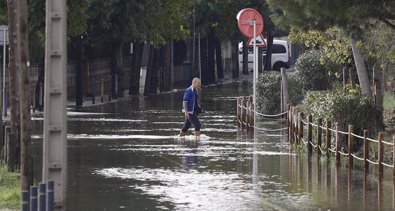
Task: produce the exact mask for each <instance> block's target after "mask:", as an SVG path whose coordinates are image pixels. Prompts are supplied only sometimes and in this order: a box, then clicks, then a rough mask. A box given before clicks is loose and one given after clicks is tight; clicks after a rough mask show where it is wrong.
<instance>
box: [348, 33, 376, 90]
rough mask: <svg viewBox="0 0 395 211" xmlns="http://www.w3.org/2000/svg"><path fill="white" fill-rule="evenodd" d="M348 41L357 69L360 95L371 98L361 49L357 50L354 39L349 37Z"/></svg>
mask: <svg viewBox="0 0 395 211" xmlns="http://www.w3.org/2000/svg"><path fill="white" fill-rule="evenodd" d="M350 41H351V46H352V52H353V56H354V61H355V66H356V67H357V73H358V80H359V85H360V87H361V90H362V94H363V95H366V96H371V91H370V83H369V77H368V72H367V70H366V65H365V61H364V58H363V55H362V52H361V49H359V47H358V46H357V41H356V40H355V39H354V38H352V37H350Z"/></svg>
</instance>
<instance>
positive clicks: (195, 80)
mask: <svg viewBox="0 0 395 211" xmlns="http://www.w3.org/2000/svg"><path fill="white" fill-rule="evenodd" d="M197 81H200V78H197V77H196V78H193V80H192V84H194V83H195V82H197Z"/></svg>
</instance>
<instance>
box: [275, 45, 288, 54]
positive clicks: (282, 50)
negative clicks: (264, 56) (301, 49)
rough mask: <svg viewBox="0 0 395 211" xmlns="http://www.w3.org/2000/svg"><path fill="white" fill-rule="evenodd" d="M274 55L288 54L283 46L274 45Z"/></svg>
mask: <svg viewBox="0 0 395 211" xmlns="http://www.w3.org/2000/svg"><path fill="white" fill-rule="evenodd" d="M272 53H287V49H285V46H283V45H278V44H273V49H272Z"/></svg>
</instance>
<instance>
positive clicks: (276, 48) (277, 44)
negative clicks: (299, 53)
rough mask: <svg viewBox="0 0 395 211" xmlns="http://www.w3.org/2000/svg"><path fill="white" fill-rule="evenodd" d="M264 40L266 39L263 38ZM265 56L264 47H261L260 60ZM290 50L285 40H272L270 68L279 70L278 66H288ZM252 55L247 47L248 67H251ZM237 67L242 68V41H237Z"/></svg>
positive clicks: (250, 49)
mask: <svg viewBox="0 0 395 211" xmlns="http://www.w3.org/2000/svg"><path fill="white" fill-rule="evenodd" d="M265 41H266V40H265ZM265 56H266V47H264V48H263V55H262V57H263V58H262V61H264V58H265ZM289 57H290V51H289V47H288V42H287V41H285V40H273V47H272V67H271V69H272V70H276V71H280V68H282V67H284V68H289ZM253 61H254V55H253V51H252V48H248V69H253ZM239 68H240V69H242V68H243V43H239Z"/></svg>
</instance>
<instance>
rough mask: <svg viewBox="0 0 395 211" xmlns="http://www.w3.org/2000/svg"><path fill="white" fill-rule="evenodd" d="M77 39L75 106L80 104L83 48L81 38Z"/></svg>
mask: <svg viewBox="0 0 395 211" xmlns="http://www.w3.org/2000/svg"><path fill="white" fill-rule="evenodd" d="M77 39H78V41H77V42H78V49H79V50H80V52H79V61H78V62H77V67H76V69H75V106H77V107H81V106H82V92H83V90H82V83H83V82H82V62H83V50H82V38H77Z"/></svg>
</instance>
